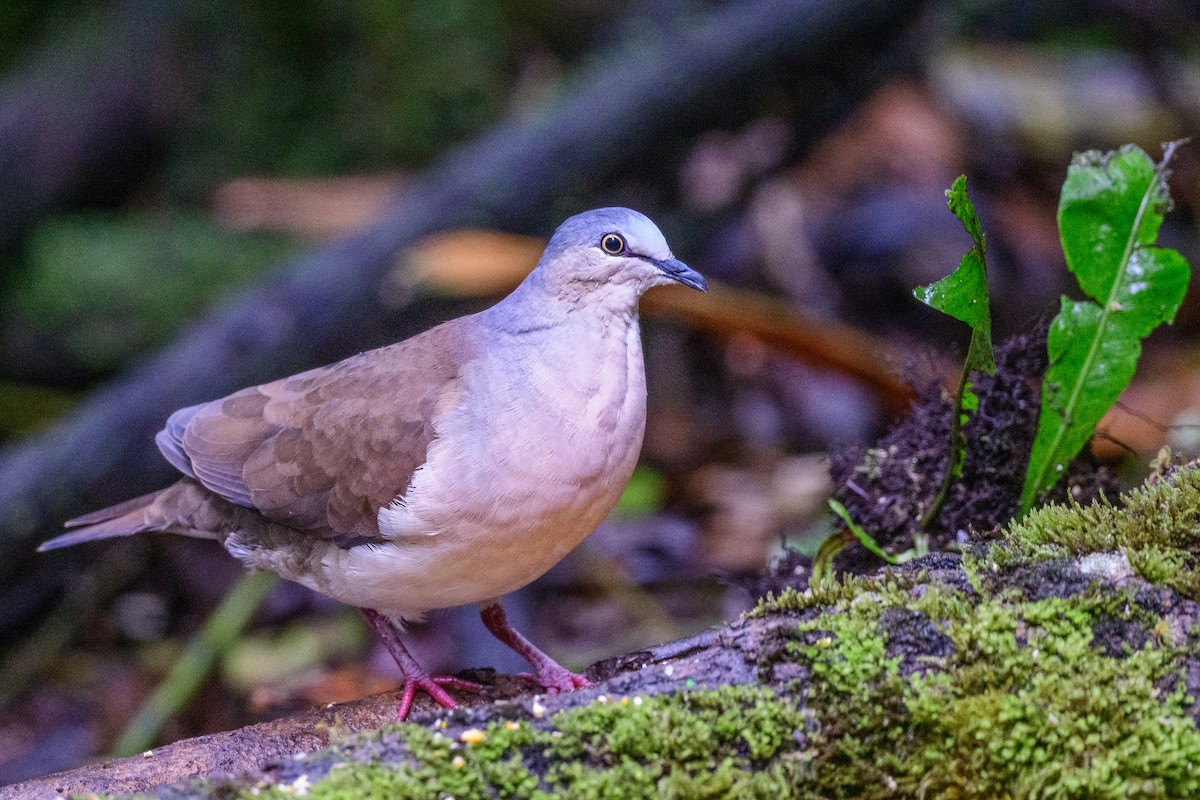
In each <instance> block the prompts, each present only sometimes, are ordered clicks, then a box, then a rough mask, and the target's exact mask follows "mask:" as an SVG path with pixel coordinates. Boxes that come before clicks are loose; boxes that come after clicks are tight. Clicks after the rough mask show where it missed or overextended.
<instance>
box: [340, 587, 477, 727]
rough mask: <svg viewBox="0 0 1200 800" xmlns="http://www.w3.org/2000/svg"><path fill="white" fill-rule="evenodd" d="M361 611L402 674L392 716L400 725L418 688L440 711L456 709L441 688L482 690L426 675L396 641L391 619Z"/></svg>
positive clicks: (460, 681) (464, 682) (471, 683)
mask: <svg viewBox="0 0 1200 800" xmlns="http://www.w3.org/2000/svg"><path fill="white" fill-rule="evenodd" d="M362 612H363V616H365V617H366V618H367V622H368V623H370V625H371V628H372V629H373V630H374V631H375V634H376V635H377V636H378V637H379V640H380V641H381V642H383V646H384V647H386V648H387V651H388V652H389V653H391V654H392V658H394V659H396V664H397V665H398V666H399V667H400V671H401V672H403V673H404V691H403V692H402V693H401V695H400V708H399V709H398V710H397V713H396V717H397V719H399V720H400V721H401V722H403V721H404V720H405V719H407V718H408V712H409V711H410V710H411V709H412V704H413V699H414V698H416V696H417V690H418V689H420V690H421V691H423V692H425V693H426V694H428V695H429V696H430V697H432V698H433V701H434V702H435V703H437V704H438V705H440V706H441V707H442V708H458V703H457V702H456V701H455V699H454V698H453V697H451V696H450V695H449V694H448V693H447V692H446V690H445V689H443V688H442V687H443V686H448V687H450V688H451V689H458V690H459V691H462V692H471V693H475V692H480V691H482V690H483V687H482V686H481V685H479V684H478V683H475V682H474V681H468V680H463V679H462V678H455V677H452V676H448V675H430V674H429V673H428V672H426V671H425V670H424V668H422V667H421V665H420V664H418V663H417V660H416V659H415V658H413V657H412V654H411V653H409V652H408V648H407V647H405V646H404V642H402V641H400V636H399V634H397V633H396V629H395V628H394V627H392V623H391V620H389V619H388V618H387V617H385V616H384V615H382V614H380V613H379V612H378V611H376V610H375V609H373V608H364V609H363V610H362Z"/></svg>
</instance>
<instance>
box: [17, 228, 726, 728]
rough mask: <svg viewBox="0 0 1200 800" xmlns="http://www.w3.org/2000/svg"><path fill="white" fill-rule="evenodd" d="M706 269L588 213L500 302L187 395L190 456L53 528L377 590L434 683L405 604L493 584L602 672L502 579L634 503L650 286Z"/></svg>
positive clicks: (483, 600)
mask: <svg viewBox="0 0 1200 800" xmlns="http://www.w3.org/2000/svg"><path fill="white" fill-rule="evenodd" d="M670 283H682V284H684V285H686V286H690V287H693V288H695V289H700V290H702V291H703V290H705V289H706V288H707V287H706V283H705V280H704V278H703V277H702V276H701V275H700V274H699V273H697V272H695V271H694V270H692V269H691V268H689V267H688V266H687V265H685V264H683V263H682V262H680V261H678V260H676V259H675V257H674V256H673V255H672V254H671V250H670V248H669V247H668V246H667V243H666V240H665V239H664V238H663V235H662V233H661V232H660V231H659V230H658V228H657V227H656V226H655V225H654V223H653V222H651V221H650V220H649V219H648V218H646V217H645V216H643V215H642V214H639V213H638V212H636V211H631V210H630V209H627V208H600V209H595V210H593V211H587V212H585V213H582V214H579V215H577V216H574V217H571V218H570V219H568V220H567V221H566V222H564V223H563V224H562V225H561V226H560V227H559V228H558V230H557V231H555V233H554V235H553V237H552V238H551V239H550V242H549V244H548V245H547V247H546V250H545V252H544V253H543V255H542V257H541V259H540V260H539V262H538V264H537V267H536V268H535V269H534V270H533V271H532V272H531V273H530V274H529V276H528V277H527V278H526V279H525V281H524V282H522V283H521V285H520V286H519V287H517V289H516V290H514V291H513V292H512V294H510V295H508V296H507V297H506V298H504V299H503V300H501V301H500V302H499V303H497V304H496V305H494V306H492V307H491V308H489V309H487V310H485V311H482V312H480V313H477V314H472V315H470V316H465V317H460V318H459V319H455V320H451V321H449V322H446V323H443V324H442V325H439V326H437V327H435V328H432V329H430V330H428V331H425V332H424V333H421V334H418V335H417V336H414V337H412V338H411V339H407V340H405V341H402V342H399V343H397V344H393V345H389V346H387V347H381V348H379V349H377V350H371V351H368V352H365V353H361V354H359V355H356V356H352V357H350V358H347V359H346V360H344V361H339V362H337V363H336V364H331V365H329V366H325V367H319V368H317V369H313V370H309V371H308V372H302V373H300V374H298V375H293V376H291V377H289V378H282V379H280V380H277V381H273V382H271V383H266V384H263V385H261V386H253V387H250V388H248V389H243V390H241V391H239V392H235V393H233V394H231V395H229V396H228V397H225V398H222V399H220V400H213V401H210V402H207V403H201V404H199V405H195V406H190V407H188V408H183V409H180V410H179V411H176V412H175V413H174V414H172V415H171V416H170V418H169V419H168V420H167V424H166V427H164V428H163V430H162V431H160V432H159V434H158V436H157V438H156V442H157V444H158V448H159V450H161V451H162V454H163V456H165V457H166V459H167V460H168V461H170V462H171V464H172V465H174V467H175V468H176V469H178V470H179V471H180V472H181V473H182V474H183V477H181V478H180V479H179V480H178V481H177V482H176V483H174V484H172V485H171V486H168V487H167V488H165V489H162V490H160V491H158V492H154V493H152V494H148V495H145V496H143V497H138V498H135V499H133V500H128V501H126V502H124V503H120V504H118V505H115V506H112V507H110V508H106V509H104V510H102V511H95V512H93V513H91V514H86V515H84V516H82V517H78V518H77V519H73V520H71V521H70V522H68V523H67V526H68V527H70V528H74V529H75V530H72V531H70V532H69V533H66V534H63V535H62V536H59V537H57V538H55V539H51V540H50V541H48V542H46V543H44V544H43V545H42V546H41V548H40V549H41V550H49V549H53V548H57V547H64V546H67V545H73V544H78V543H80V542H87V541H92V540H94V539H105V538H109V537H115V536H128V535H130V534H135V533H142V532H164V533H175V534H182V535H184V536H195V537H200V538H205V539H215V540H217V541H219V542H220V543H221V544H222V545H224V547H225V549H226V550H228V551H229V553H231V554H232V555H233V556H234V557H235V558H237V559H238V560H239V561H241V562H242V563H243V564H244V565H245V566H247V567H249V568H250V569H255V570H270V571H272V572H276V573H278V574H279V575H281V576H283V577H284V578H287V579H289V580H293V581H296V582H297V583H300V584H303V585H305V586H308V587H310V588H312V589H315V590H316V591H318V592H321V593H323V594H325V595H328V596H329V597H332V598H334V599H335V600H340V601H341V602H343V603H348V604H350V605H354V606H358V607H360V608H361V609H362V610H363V613H364V614H365V615H366V617H367V620H368V622H369V623H370V624H371V627H372V628H373V629H374V630H375V632H376V633H377V634H378V635H379V637H380V639H381V640H382V641H383V643H384V645H385V646H386V647H387V649H388V651H389V652H390V653H391V654H392V656H393V657H394V658H395V660H396V663H397V664H399V666H400V669H401V670H402V671H403V673H404V676H405V679H404V692H403V695H402V700H401V705H400V717H401V718H404V717H405V716H407V714H408V711H409V708H410V706H411V704H412V701H413V697H414V694H415V692H416V690H417V689H421V690H422V691H425V692H427V693H428V694H429V695H431V696H432V697H433V699H434V700H436V701H437V702H438V703H439V704H441V705H442V706H445V707H447V708H452V707H454V706H455V705H456V704H455V701H454V699H453V698H452V697H451V696H450V695H449V694H448V693H447V692H446V691H445V688H443V687H451V688H456V689H460V690H467V691H472V690H475V689H478V688H479V687H478V686H477V685H476V684H473V683H471V682H469V681H464V680H461V679H458V678H452V677H445V676H434V675H430V674H429V673H428V672H427V671H425V670H424V669H423V668H422V667H421V666H420V665H419V664H418V663H417V662H416V660H415V659H414V658H413V657H412V655H410V654H409V652H408V650H407V649H406V648H405V646H404V644H403V643H402V641H401V638H400V634H401V633H402V631H403V624H404V622H405V621H415V620H419V619H421V617H422V615H423V614H424V613H425V612H427V611H430V610H432V609H438V608H447V607H450V606H457V605H463V604H468V603H479V604H480V609H481V612H480V613H481V616H482V618H483V622H484V624H485V625H486V626H487V628H488V629H489V630H490V631H491V632H492V633H493V634H494V635H495V636H497V637H498V638H499V639H500V640H501V641H503V642H504V643H505V644H506V645H508V646H509V647H511V648H512V649H513V650H515V651H516V652H517V653H519V654H520V655H521V656H523V657H524V658H525V659H526V660H528V661H529V663H530V664H531V665H532V667H533V674H534V677H535V678H536V680H537V681H538V682H539V683H540V684H541V685H542V686H544V687H546V689H547V690H549V691H551V692H557V691H566V690H570V689H574V688H577V687H580V686H585V685H587V681H586V679H585V678H583V676H581V675H576V674H574V673H572V672H570V671H568V670H567V669H565V668H564V667H562V666H560V665H559V664H558V663H556V662H555V661H554V660H553V659H551V658H550V657H549V656H548V655H546V654H545V653H543V652H542V651H541V650H539V649H538V648H537V647H535V646H534V645H533V644H532V643H531V642H530V641H529V640H528V639H526V638H525V637H524V636H523V635H522V634H521V633H519V632H518V631H517V630H515V629H514V628H513V627H512V626H511V625H510V624H509V623H508V621H507V619H506V618H505V615H504V610H503V608H502V607H501V605H500V598H501V597H502V596H503V595H505V594H507V593H509V592H512V591H514V590H516V589H519V588H521V587H522V586H525V585H526V584H528V583H530V582H531V581H533V580H534V579H535V578H537V577H538V576H540V575H542V574H543V573H544V572H545V571H546V570H548V569H549V568H550V567H552V566H554V564H556V563H558V561H559V560H560V559H562V558H563V556H565V555H566V554H567V553H568V552H570V551H571V549H572V548H574V547H575V546H576V545H578V544H579V543H580V542H581V541H582V540H583V539H584V537H586V536H587V535H588V534H589V533H590V532H591V531H592V530H593V529H594V528H595V527H596V526H597V525H598V524H599V523H600V521H601V520H602V519H604V517H605V516H606V515H607V514H608V512H609V511H610V510H611V509H612V507H613V506H614V505H615V504H616V502H617V499H618V498H619V497H620V495H621V492H622V491H623V489H624V487H625V485H626V483H627V482H628V481H629V477H630V475H631V474H632V472H633V468H634V465H635V463H636V462H637V459H638V454H639V451H640V449H641V445H642V434H643V431H644V429H645V424H646V379H645V372H644V369H643V365H642V342H641V334H640V332H639V329H638V299H639V298H640V297H641V295H642V293H643V292H645V291H646V290H647V289H649V288H651V287H653V286H659V285H663V284H670Z"/></svg>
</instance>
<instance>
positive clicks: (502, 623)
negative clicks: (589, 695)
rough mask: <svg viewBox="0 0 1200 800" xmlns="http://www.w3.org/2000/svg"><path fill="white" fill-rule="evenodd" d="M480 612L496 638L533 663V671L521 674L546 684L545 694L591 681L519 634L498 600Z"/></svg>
mask: <svg viewBox="0 0 1200 800" xmlns="http://www.w3.org/2000/svg"><path fill="white" fill-rule="evenodd" d="M479 616H480V618H481V619H482V620H483V624H484V626H485V627H486V628H487V629H488V630H489V631H491V632H492V634H493V635H494V636H495V637H496V638H497V639H499V640H500V641H502V642H504V643H505V644H506V645H508V646H509V647H511V648H512V649H513V650H514V651H516V653H517V654H518V655H520V656H521V657H522V658H524V659H525V660H526V661H528V662H529V665H530V666H531V667H533V671H534V674H533V675H522V676H521V677H528V678H531V679H533V680H535V681H537V682H538V683H540V684H541V685H542V686H543V687H545V689H546V692H547V693H548V694H558V693H559V692H569V691H571V690H573V689H581V688H583V687H584V686H591V685H592V682H591V681H589V680H588V679H587V678H585V677H583V676H582V675H577V674H575V673H574V672H571V671H570V670H569V669H567V668H566V667H564V666H562V665H561V664H559V663H558V662H557V661H555V660H554V659H553V658H551V657H550V656H548V655H546V654H545V653H543V652H542V651H541V650H539V649H538V648H537V646H536V645H534V644H533V642H531V641H529V640H528V639H526V638H525V637H524V636H523V635H521V632H520V631H518V630H517V629H516V628H514V627H513V626H512V625H510V624H509V622H508V617H507V616H506V615H505V613H504V609H503V608H501V606H500V604H499V603H492V604H491V605H489V606H484V607H483V608H481V609H480V611H479Z"/></svg>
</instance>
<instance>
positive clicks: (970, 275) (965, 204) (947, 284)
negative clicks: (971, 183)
mask: <svg viewBox="0 0 1200 800" xmlns="http://www.w3.org/2000/svg"><path fill="white" fill-rule="evenodd" d="M946 206H947V207H948V208H949V209H950V211H951V212H953V214H954V216H956V217H958V219H959V221H960V222H962V224H963V228H965V229H966V231H967V233H968V234H970V236H971V239H972V241H973V242H974V245H975V246H974V247H972V248H971V249H970V250H969V251H968V252H967V253H966V254H965V255H964V256H963V257H962V261H961V262H959V265H958V269H956V270H954V272H952V273H950V274H949V275H947V276H946V277H944V278H942V279H941V280H940V281H937V282H936V283H931V284H929V285H928V286H920V287H917V288H916V289H915V290H914V291H913V294H914V295H915V296H916V298H917V299H918V300H920V301H921V302H922V303H924V304H926V305H927V306H930V307H932V308H936V309H937V310H938V311H941V312H942V313H943V314H947V315H949V316H951V317H954V318H955V319H957V320H958V321H960V322H965V323H966V324H967V325H970V326H971V344H970V345H969V347H968V349H967V362H966V369H965V371H964V374H965V372H968V371H971V370H983V371H985V372H987V373H988V374H993V373H994V372H995V371H996V361H995V358H994V356H993V353H992V317H991V312H990V311H989V309H988V290H987V267H986V265H985V260H984V259H985V255H984V254H985V252H986V250H985V243H984V235H983V230H982V228H981V227H980V224H979V217H978V216H977V215H976V213H975V206H974V205H972V203H971V199H970V198H969V197H968V196H967V179H966V177H965V176H962V175H960V176H959V177H958V179H957V180H955V181H954V184H953V185H952V186H951V187H950V189H949V190H948V191H947V192H946Z"/></svg>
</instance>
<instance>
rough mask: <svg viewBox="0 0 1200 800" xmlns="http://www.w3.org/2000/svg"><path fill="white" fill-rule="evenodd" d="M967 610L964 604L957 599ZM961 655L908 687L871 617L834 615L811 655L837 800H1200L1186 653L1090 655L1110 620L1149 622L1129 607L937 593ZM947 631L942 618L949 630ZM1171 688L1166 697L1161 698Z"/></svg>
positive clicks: (930, 602)
mask: <svg viewBox="0 0 1200 800" xmlns="http://www.w3.org/2000/svg"><path fill="white" fill-rule="evenodd" d="M955 595H958V596H955ZM913 605H914V607H922V606H924V608H925V609H926V611H927V613H930V614H931V616H933V617H934V618H936V619H937V622H938V623H939V625H940V626H941V627H942V629H943V630H944V631H945V632H946V634H947V635H948V636H949V637H950V639H951V640H952V641H953V643H954V652H953V655H952V656H950V657H949V658H948V659H947V663H945V664H944V667H943V668H942V669H939V670H936V671H933V672H924V673H918V674H914V675H913V676H912V677H911V678H910V679H908V680H904V679H901V678H900V677H899V669H898V662H897V660H896V659H894V658H889V657H887V655H886V647H885V644H886V633H885V632H884V631H883V630H881V629H879V628H878V627H877V626H874V625H873V624H872V622H871V619H870V612H865V613H863V612H856V611H853V610H852V611H851V613H846V612H845V611H843V612H840V613H838V612H834V613H830V614H823V615H821V616H819V617H817V618H816V619H813V620H811V621H808V622H805V623H803V624H802V625H801V630H802V632H803V631H810V632H811V631H825V632H827V633H828V636H827V637H826V638H818V639H815V640H812V641H811V642H810V643H807V644H804V645H801V646H799V647H798V649H799V650H800V652H801V654H802V656H803V657H804V658H806V659H808V660H810V661H811V663H812V665H813V666H812V670H813V681H812V684H811V685H810V687H809V695H808V701H809V705H810V708H812V709H813V710H814V712H816V714H817V734H816V735H815V736H814V737H813V741H814V744H816V745H817V746H818V749H819V750H821V751H822V753H823V755H822V759H821V760H822V762H823V765H824V769H821V770H817V771H816V772H815V773H814V774H813V775H811V776H810V777H811V778H812V780H813V785H812V788H813V789H814V790H815V791H817V792H818V793H820V794H822V795H825V796H829V797H850V796H854V797H885V796H900V797H910V796H929V797H962V798H968V797H972V798H973V797H979V798H983V797H1028V796H1039V797H1074V796H1080V795H1086V796H1089V797H1114V798H1116V797H1136V796H1145V797H1155V796H1160V797H1168V796H1171V797H1181V796H1194V794H1195V793H1196V792H1200V769H1196V770H1195V773H1196V774H1194V773H1193V765H1194V764H1195V765H1200V733H1198V732H1197V730H1196V726H1195V723H1194V722H1193V720H1192V718H1191V717H1190V716H1189V713H1188V710H1189V705H1190V703H1191V698H1189V697H1187V696H1186V692H1185V690H1184V688H1183V682H1182V681H1181V680H1177V678H1178V677H1179V675H1180V666H1179V664H1180V659H1181V657H1182V655H1183V653H1181V652H1179V651H1176V650H1174V649H1172V648H1170V647H1164V646H1161V645H1158V644H1156V643H1149V644H1148V645H1147V647H1145V648H1143V649H1141V650H1139V651H1137V652H1133V653H1129V654H1122V656H1121V657H1109V656H1106V655H1102V654H1101V653H1100V652H1099V651H1097V650H1096V649H1094V648H1093V647H1092V638H1093V634H1092V628H1093V625H1094V623H1095V621H1096V620H1097V619H1098V618H1107V617H1110V616H1112V615H1114V614H1116V615H1124V616H1126V617H1134V618H1138V619H1139V620H1140V621H1148V619H1147V615H1146V614H1145V612H1144V611H1143V610H1141V609H1138V608H1137V606H1136V604H1134V603H1132V602H1130V600H1129V598H1126V597H1114V596H1105V595H1101V594H1089V595H1086V596H1082V597H1074V598H1067V599H1063V598H1050V599H1046V600H1041V601H1038V602H1026V601H1023V600H1021V599H1020V598H1019V595H1016V594H1009V595H1005V596H1001V597H998V598H991V599H988V600H984V601H983V602H980V603H978V604H977V605H976V604H973V603H971V602H969V600H968V599H967V598H965V597H964V596H962V595H961V593H958V592H954V591H950V592H946V591H945V590H935V591H933V592H927V593H926V594H925V595H924V596H923V597H922V598H920V599H919V600H917V601H916V602H915V603H914V604H913ZM939 614H940V615H942V616H940V617H939V616H937V615H939ZM1165 684H1173V685H1174V686H1175V688H1173V689H1171V690H1169V691H1162V690H1161V689H1160V688H1159V687H1161V686H1163V685H1165Z"/></svg>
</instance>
